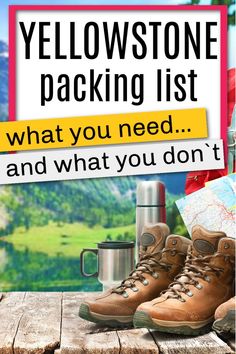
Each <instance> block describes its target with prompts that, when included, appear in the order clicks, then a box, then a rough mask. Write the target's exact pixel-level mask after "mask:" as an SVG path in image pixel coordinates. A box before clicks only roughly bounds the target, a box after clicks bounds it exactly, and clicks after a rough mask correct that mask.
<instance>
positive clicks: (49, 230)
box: [0, 223, 135, 257]
mask: <svg viewBox="0 0 236 354" xmlns="http://www.w3.org/2000/svg"><path fill="white" fill-rule="evenodd" d="M125 232H129V233H132V234H133V235H135V226H134V225H129V226H123V227H115V228H110V229H104V228H102V227H99V226H96V227H94V228H89V227H88V226H86V225H84V224H80V223H74V224H64V225H62V226H58V225H57V224H55V223H50V224H49V225H46V226H42V227H32V228H31V229H29V230H28V231H25V230H24V229H23V228H18V229H16V230H15V232H14V233H13V234H11V235H8V236H3V237H0V240H2V241H5V242H9V243H11V244H13V245H14V248H15V249H16V250H18V251H23V250H25V249H28V250H29V251H30V252H42V253H44V254H47V255H48V256H50V257H54V256H58V255H62V256H65V257H78V256H79V254H80V252H81V250H82V249H83V248H95V247H96V243H97V242H100V241H104V240H105V239H106V237H107V235H108V234H109V235H110V236H111V237H112V239H115V238H116V237H117V236H118V235H119V234H121V235H123V234H124V233H125Z"/></svg>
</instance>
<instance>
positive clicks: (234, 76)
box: [228, 68, 236, 127]
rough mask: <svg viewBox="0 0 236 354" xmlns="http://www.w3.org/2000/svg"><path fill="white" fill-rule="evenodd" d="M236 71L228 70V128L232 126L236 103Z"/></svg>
mask: <svg viewBox="0 0 236 354" xmlns="http://www.w3.org/2000/svg"><path fill="white" fill-rule="evenodd" d="M235 81H236V69H235V68H232V69H229V70H228V127H229V126H230V125H231V120H232V113H233V109H234V105H235V103H236V98H235V91H236V85H235Z"/></svg>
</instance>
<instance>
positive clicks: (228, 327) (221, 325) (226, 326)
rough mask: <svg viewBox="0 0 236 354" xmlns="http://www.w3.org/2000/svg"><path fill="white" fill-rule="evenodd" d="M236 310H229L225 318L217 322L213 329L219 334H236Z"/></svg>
mask: <svg viewBox="0 0 236 354" xmlns="http://www.w3.org/2000/svg"><path fill="white" fill-rule="evenodd" d="M235 312H236V311H235V310H229V311H228V312H227V314H226V315H225V317H223V318H220V319H218V320H216V321H215V322H214V323H213V326H212V328H213V329H214V330H215V331H216V332H217V333H231V334H234V333H235Z"/></svg>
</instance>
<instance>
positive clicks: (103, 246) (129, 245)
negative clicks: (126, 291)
mask: <svg viewBox="0 0 236 354" xmlns="http://www.w3.org/2000/svg"><path fill="white" fill-rule="evenodd" d="M134 246H135V243H134V242H128V241H104V242H100V243H98V248H84V249H83V250H82V252H81V254H80V271H81V274H82V275H83V276H84V277H87V278H90V277H95V278H98V281H99V282H100V283H101V284H102V285H103V290H107V289H109V288H112V287H116V286H118V285H119V284H120V283H121V282H122V280H124V279H125V278H126V277H127V276H128V275H129V273H130V272H131V271H132V270H133V269H134ZM86 252H92V253H94V254H96V256H97V265H98V269H97V271H96V272H95V273H92V274H88V273H86V272H85V269H84V268H85V267H84V265H85V262H84V255H85V253H86Z"/></svg>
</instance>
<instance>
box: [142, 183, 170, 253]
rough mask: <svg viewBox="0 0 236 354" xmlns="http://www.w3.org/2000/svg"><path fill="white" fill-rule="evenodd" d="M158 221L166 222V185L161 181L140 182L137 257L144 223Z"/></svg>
mask: <svg viewBox="0 0 236 354" xmlns="http://www.w3.org/2000/svg"><path fill="white" fill-rule="evenodd" d="M157 222H166V209H165V185H164V184H163V183H162V182H159V181H143V182H140V183H139V184H138V187H137V198H136V244H137V254H136V258H137V259H138V250H139V246H140V237H141V234H142V229H143V227H144V225H146V224H156V223H157Z"/></svg>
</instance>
